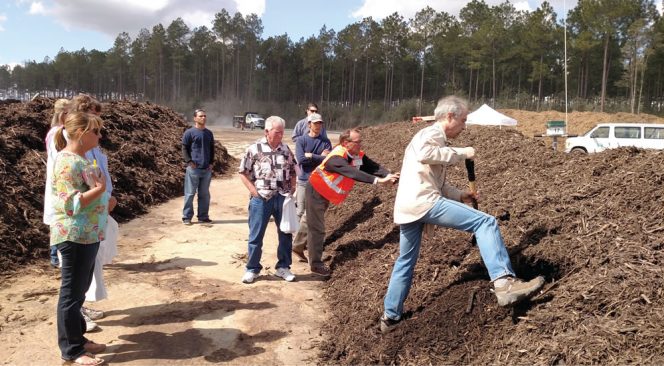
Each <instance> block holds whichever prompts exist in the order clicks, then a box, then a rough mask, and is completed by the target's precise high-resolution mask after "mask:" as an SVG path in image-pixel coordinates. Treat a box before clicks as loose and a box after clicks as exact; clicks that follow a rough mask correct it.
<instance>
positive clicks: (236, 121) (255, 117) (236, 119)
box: [233, 112, 265, 130]
mask: <svg viewBox="0 0 664 366" xmlns="http://www.w3.org/2000/svg"><path fill="white" fill-rule="evenodd" d="M233 127H235V128H241V129H243V130H244V129H245V127H248V128H250V129H252V130H253V129H255V128H256V127H258V128H265V118H263V116H262V115H260V114H258V113H256V112H246V113H245V114H244V115H243V116H233Z"/></svg>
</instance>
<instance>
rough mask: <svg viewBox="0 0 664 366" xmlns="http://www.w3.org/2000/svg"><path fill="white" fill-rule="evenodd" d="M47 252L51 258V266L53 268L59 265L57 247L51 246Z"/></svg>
mask: <svg viewBox="0 0 664 366" xmlns="http://www.w3.org/2000/svg"><path fill="white" fill-rule="evenodd" d="M49 251H50V256H51V264H52V265H54V266H57V265H59V264H60V260H59V259H58V247H57V246H55V245H51V247H50V249H49Z"/></svg>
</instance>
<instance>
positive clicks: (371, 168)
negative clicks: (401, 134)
mask: <svg viewBox="0 0 664 366" xmlns="http://www.w3.org/2000/svg"><path fill="white" fill-rule="evenodd" d="M355 158H356V157H353V156H352V155H350V154H348V157H347V158H346V159H344V158H342V157H341V156H333V157H331V158H329V159H327V161H326V162H325V170H327V171H328V172H332V173H338V174H341V175H343V176H344V177H348V178H351V179H353V180H355V181H357V182H362V183H371V184H373V183H375V181H376V177H381V178H382V177H385V176H387V175H388V174H390V171H389V170H387V169H385V168H383V167H382V166H380V165H379V164H378V163H376V162H375V161H373V160H371V159H369V157H368V156H366V155H364V156H363V157H362V160H361V161H356V163H355V166H353V165H351V162H352V161H353V159H355ZM358 160H359V159H358ZM358 165H359V169H358Z"/></svg>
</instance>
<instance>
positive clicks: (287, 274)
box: [275, 268, 295, 282]
mask: <svg viewBox="0 0 664 366" xmlns="http://www.w3.org/2000/svg"><path fill="white" fill-rule="evenodd" d="M275 276H277V277H281V278H283V279H284V280H286V281H288V282H293V280H295V275H294V274H293V273H292V272H291V271H290V269H288V268H277V273H275Z"/></svg>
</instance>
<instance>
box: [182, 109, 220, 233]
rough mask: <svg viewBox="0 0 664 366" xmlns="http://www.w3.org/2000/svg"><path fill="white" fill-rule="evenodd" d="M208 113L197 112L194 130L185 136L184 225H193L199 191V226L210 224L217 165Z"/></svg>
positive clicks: (183, 154)
mask: <svg viewBox="0 0 664 366" xmlns="http://www.w3.org/2000/svg"><path fill="white" fill-rule="evenodd" d="M206 118H207V116H206V115H205V111H204V110H202V109H197V110H196V111H194V127H191V128H190V129H188V130H187V131H185V132H184V136H182V156H183V157H184V161H185V163H186V164H187V170H186V173H185V178H184V209H183V210H182V222H183V223H184V224H185V225H191V219H192V218H193V217H194V195H195V194H196V191H198V215H197V217H198V222H204V223H210V222H212V220H210V216H209V215H208V211H209V208H210V180H212V162H213V161H214V136H213V135H212V131H210V130H208V129H207V128H205V121H206Z"/></svg>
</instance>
